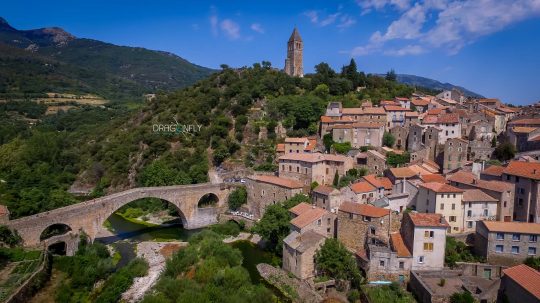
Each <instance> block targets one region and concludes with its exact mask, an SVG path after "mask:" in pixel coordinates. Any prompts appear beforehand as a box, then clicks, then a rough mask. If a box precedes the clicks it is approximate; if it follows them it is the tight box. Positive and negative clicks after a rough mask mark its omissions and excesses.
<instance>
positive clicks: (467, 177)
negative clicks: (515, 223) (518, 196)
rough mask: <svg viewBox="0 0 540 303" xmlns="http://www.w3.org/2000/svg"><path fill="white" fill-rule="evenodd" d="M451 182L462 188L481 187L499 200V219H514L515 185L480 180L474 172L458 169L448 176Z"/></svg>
mask: <svg viewBox="0 0 540 303" xmlns="http://www.w3.org/2000/svg"><path fill="white" fill-rule="evenodd" d="M447 179H448V181H450V184H451V185H453V186H455V187H458V188H461V189H474V188H477V189H480V190H482V191H483V192H485V193H486V194H488V195H490V196H492V197H493V198H495V199H497V200H499V203H498V204H497V220H498V221H512V218H513V217H515V215H516V214H515V212H514V192H515V190H514V185H513V184H511V183H507V182H502V181H495V180H490V181H486V180H480V179H478V178H477V177H476V176H475V175H474V174H472V173H470V172H466V171H458V172H456V173H455V174H452V175H450V176H448V177H447Z"/></svg>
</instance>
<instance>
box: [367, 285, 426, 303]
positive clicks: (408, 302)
mask: <svg viewBox="0 0 540 303" xmlns="http://www.w3.org/2000/svg"><path fill="white" fill-rule="evenodd" d="M362 290H363V291H364V293H365V294H366V296H367V297H368V298H369V302H371V303H386V302H394V303H414V302H416V300H415V299H414V298H413V297H412V295H411V294H410V293H408V292H406V291H405V290H404V289H402V288H401V286H399V284H397V283H396V282H394V283H392V284H390V285H383V286H372V287H368V286H366V287H362Z"/></svg>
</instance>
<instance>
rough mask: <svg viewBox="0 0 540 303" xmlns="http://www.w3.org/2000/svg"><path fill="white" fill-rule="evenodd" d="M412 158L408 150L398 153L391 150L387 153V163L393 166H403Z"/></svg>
mask: <svg viewBox="0 0 540 303" xmlns="http://www.w3.org/2000/svg"><path fill="white" fill-rule="evenodd" d="M410 160H411V155H410V154H409V153H408V152H403V153H401V154H396V153H394V152H389V153H387V154H386V163H388V165H389V166H391V167H401V166H403V165H405V164H407V163H409V161H410Z"/></svg>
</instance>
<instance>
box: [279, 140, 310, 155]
mask: <svg viewBox="0 0 540 303" xmlns="http://www.w3.org/2000/svg"><path fill="white" fill-rule="evenodd" d="M284 144H285V145H284V153H285V154H288V153H297V154H298V153H311V152H314V150H315V147H316V146H317V139H310V138H285V143H284Z"/></svg>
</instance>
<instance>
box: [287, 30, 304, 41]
mask: <svg viewBox="0 0 540 303" xmlns="http://www.w3.org/2000/svg"><path fill="white" fill-rule="evenodd" d="M291 41H300V42H302V37H300V33H299V32H298V29H297V28H296V27H295V28H294V30H293V32H292V34H291V37H290V38H289V42H291Z"/></svg>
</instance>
